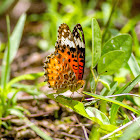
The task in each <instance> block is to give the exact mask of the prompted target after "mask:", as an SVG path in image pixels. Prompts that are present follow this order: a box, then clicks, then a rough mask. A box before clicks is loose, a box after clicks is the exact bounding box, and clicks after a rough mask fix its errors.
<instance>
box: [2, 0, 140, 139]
mask: <svg viewBox="0 0 140 140" xmlns="http://www.w3.org/2000/svg"><path fill="white" fill-rule="evenodd" d="M44 2H45V3H46V5H47V10H46V12H45V13H42V14H41V15H40V14H31V15H29V16H28V17H27V21H28V22H35V21H41V22H42V23H43V30H42V31H41V32H40V35H41V36H42V39H41V40H40V41H39V42H38V46H39V47H40V48H41V49H42V50H51V49H52V48H54V44H55V41H56V36H57V35H56V34H57V28H58V26H59V25H60V24H61V23H63V22H65V23H67V24H68V25H69V26H70V27H72V26H74V25H75V23H78V22H79V23H81V25H82V26H83V29H84V33H85V38H86V67H87V68H90V70H91V73H90V74H89V76H88V78H87V79H88V80H87V81H86V82H87V83H88V82H90V89H91V91H90V92H86V91H84V92H83V93H84V94H86V95H88V96H90V97H92V98H90V99H87V100H85V101H84V102H79V101H75V100H73V99H71V98H68V97H65V96H62V95H57V96H56V95H55V94H50V95H47V97H49V98H50V99H53V100H55V101H57V102H59V103H61V104H63V105H64V106H65V107H68V108H70V109H72V110H73V111H75V112H76V113H78V114H80V115H81V116H83V117H84V118H87V119H90V120H91V121H93V123H96V124H93V128H92V130H91V132H90V134H89V139H94V140H95V139H99V138H101V139H104V138H105V136H106V138H109V139H118V137H119V139H121V140H124V139H126V138H127V139H132V138H139V136H138V135H137V134H135V133H136V132H137V133H138V134H139V129H138V128H139V125H138V123H139V118H138V117H139V116H140V111H139V110H140V109H139V107H140V103H139V102H140V96H139V95H137V93H136V94H134V95H133V96H128V95H130V94H129V92H130V91H131V90H132V89H133V88H134V86H135V85H136V84H137V83H139V82H140V68H139V62H140V53H139V52H140V50H139V40H138V38H137V35H136V32H135V25H136V24H137V22H138V21H139V20H140V15H139V14H138V15H135V16H134V17H131V18H129V19H128V21H127V23H126V18H124V15H125V16H129V17H130V15H131V13H130V11H131V5H132V2H131V1H130V0H125V2H120V5H119V6H118V5H117V2H118V0H115V1H113V0H112V1H105V2H101V4H100V2H99V3H98V1H94V0H90V1H89V2H82V1H80V0H77V1H75V2H74V1H71V0H67V1H61V0H52V1H47V0H44ZM11 3H13V1H11V2H10V3H8V0H6V1H5V2H3V3H2V5H1V6H0V7H1V8H0V9H1V10H0V15H1V14H2V13H4V12H5V11H6V9H7V7H9V6H10V4H11ZM97 3H98V4H99V5H101V7H100V10H99V8H97V10H93V8H95V7H96V6H97ZM6 5H8V6H6ZM117 6H118V7H117ZM25 17H26V16H25V15H22V17H21V18H20V20H19V22H18V24H17V26H16V27H15V29H14V31H13V33H12V35H11V36H10V28H9V24H8V45H7V47H6V51H5V53H4V58H3V64H2V76H1V87H0V97H1V98H0V117H5V116H7V115H9V114H15V115H17V116H19V117H21V118H23V117H24V113H23V112H26V113H29V112H28V111H27V110H25V109H24V108H22V107H19V106H17V102H16V94H17V93H18V92H19V91H25V92H27V93H30V94H31V95H39V94H41V93H42V92H41V91H40V90H39V89H38V87H37V85H32V86H29V85H23V84H20V83H18V82H19V81H21V80H25V79H26V80H34V79H36V78H38V77H40V76H42V75H43V73H37V74H28V75H21V76H19V77H16V78H13V79H11V80H10V81H9V77H10V64H11V62H12V61H13V59H14V57H15V54H16V52H17V50H18V47H19V42H20V39H21V35H22V31H23V26H24V21H25ZM93 17H94V18H93ZM96 19H97V20H98V22H97V21H96ZM91 21H92V24H91ZM7 22H9V21H8V20H7ZM98 23H99V24H98ZM99 25H100V26H99ZM100 27H102V28H101V29H100ZM91 28H92V29H91ZM127 33H130V34H131V36H132V37H131V36H130V35H129V34H127ZM132 40H133V41H132ZM13 46H14V47H13ZM132 47H133V49H132ZM4 48H5V45H3V44H2V45H1V50H0V51H2V50H4ZM134 54H135V55H134ZM126 71H127V72H128V73H129V76H130V78H132V79H133V80H131V81H126V77H125V76H126V74H127V72H126ZM89 77H90V78H89ZM122 77H123V78H124V79H125V80H123V81H122V79H121V78H122ZM89 79H90V81H89ZM99 82H101V83H102V84H103V86H104V88H103V89H102V90H101V92H100V95H97V94H95V93H96V88H97V85H98V84H99ZM41 84H42V83H41ZM9 94H12V97H11V98H8V95H9ZM136 95H137V97H136ZM112 98H113V99H112ZM89 100H90V101H89ZM128 101H129V102H130V104H129V105H127V103H128ZM128 110H129V111H131V112H133V113H134V114H135V116H136V117H137V118H138V119H137V118H136V120H137V122H132V124H131V126H129V127H128V128H127V129H126V130H123V129H119V126H121V125H123V126H125V125H127V124H128V123H129V122H130V120H129V118H130V116H129V111H128ZM23 120H24V121H26V122H28V120H27V119H24V118H23ZM28 123H30V122H28ZM1 124H2V122H0V125H1ZM32 125H33V124H32ZM32 125H31V128H32V129H33V130H34V131H36V132H38V133H39V135H40V136H42V137H43V138H44V139H45V138H46V139H47V136H46V137H45V135H44V133H42V132H41V131H39V130H38V128H36V126H34V127H32ZM108 134H110V135H108Z"/></svg>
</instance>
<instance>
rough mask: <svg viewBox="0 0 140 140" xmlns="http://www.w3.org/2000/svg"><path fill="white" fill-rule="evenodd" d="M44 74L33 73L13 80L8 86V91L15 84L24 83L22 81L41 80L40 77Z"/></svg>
mask: <svg viewBox="0 0 140 140" xmlns="http://www.w3.org/2000/svg"><path fill="white" fill-rule="evenodd" d="M43 74H44V73H43V72H40V73H31V74H25V75H21V76H18V77H15V78H13V79H12V80H11V81H10V82H9V83H8V84H7V89H8V88H10V87H11V86H12V85H13V84H15V83H17V82H19V81H22V80H35V79H37V78H39V77H40V76H43Z"/></svg>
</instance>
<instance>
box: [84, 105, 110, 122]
mask: <svg viewBox="0 0 140 140" xmlns="http://www.w3.org/2000/svg"><path fill="white" fill-rule="evenodd" d="M85 110H86V112H87V114H88V115H89V116H90V117H96V118H98V119H99V120H100V121H102V122H104V124H110V122H109V119H108V118H107V116H106V115H105V114H104V113H102V112H101V111H100V110H98V109H97V108H94V107H87V108H86V109H85Z"/></svg>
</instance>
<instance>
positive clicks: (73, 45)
mask: <svg viewBox="0 0 140 140" xmlns="http://www.w3.org/2000/svg"><path fill="white" fill-rule="evenodd" d="M60 40H61V44H62V45H66V46H67V45H69V46H70V48H75V44H74V42H73V41H70V40H69V39H68V38H64V37H63V36H62V37H61V39H60Z"/></svg>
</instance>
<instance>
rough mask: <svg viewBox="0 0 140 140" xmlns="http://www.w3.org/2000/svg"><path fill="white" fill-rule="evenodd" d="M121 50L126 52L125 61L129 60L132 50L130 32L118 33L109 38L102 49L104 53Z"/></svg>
mask: <svg viewBox="0 0 140 140" xmlns="http://www.w3.org/2000/svg"><path fill="white" fill-rule="evenodd" d="M114 50H120V51H124V52H125V59H124V60H125V62H127V61H128V59H129V57H130V55H131V52H132V38H131V36H130V35H129V34H123V35H118V36H116V37H113V38H111V39H110V40H108V41H107V42H106V43H105V45H104V48H103V50H102V55H104V54H106V53H108V52H110V51H114Z"/></svg>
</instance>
